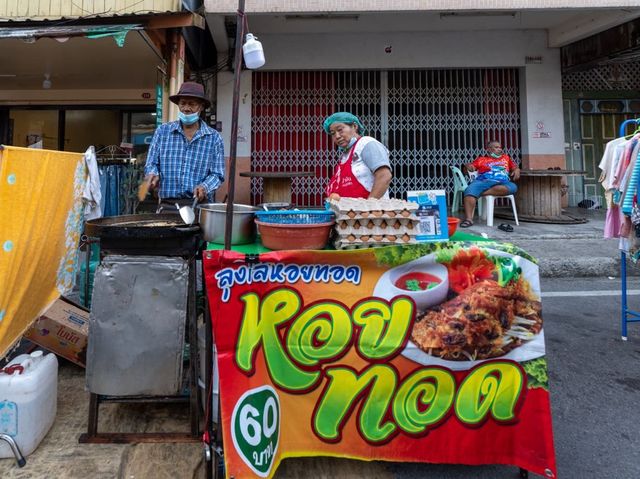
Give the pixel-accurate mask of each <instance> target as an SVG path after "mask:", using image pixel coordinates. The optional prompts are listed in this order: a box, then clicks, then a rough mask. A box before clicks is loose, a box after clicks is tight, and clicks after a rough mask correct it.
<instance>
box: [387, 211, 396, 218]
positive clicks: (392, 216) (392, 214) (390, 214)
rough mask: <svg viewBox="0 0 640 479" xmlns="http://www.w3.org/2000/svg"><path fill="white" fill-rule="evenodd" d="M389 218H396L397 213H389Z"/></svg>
mask: <svg viewBox="0 0 640 479" xmlns="http://www.w3.org/2000/svg"><path fill="white" fill-rule="evenodd" d="M387 216H388V217H389V218H395V217H396V212H395V211H387Z"/></svg>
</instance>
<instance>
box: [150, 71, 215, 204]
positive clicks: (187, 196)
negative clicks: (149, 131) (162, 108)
mask: <svg viewBox="0 0 640 479" xmlns="http://www.w3.org/2000/svg"><path fill="white" fill-rule="evenodd" d="M169 99H170V100H171V101H172V102H173V103H175V104H176V105H178V108H179V112H178V121H171V122H168V123H164V124H163V125H160V126H159V127H158V129H157V130H156V132H155V134H154V135H153V140H152V141H151V146H150V148H149V153H148V154H147V163H146V165H145V168H144V173H145V181H146V182H147V183H148V185H149V187H150V189H152V190H153V189H157V190H158V200H159V207H158V211H162V210H169V211H175V204H176V203H178V204H179V205H180V206H184V205H190V204H191V202H192V201H193V200H194V199H195V198H197V200H198V202H203V201H209V202H211V201H213V199H214V195H215V191H216V190H217V189H218V187H219V186H220V184H221V183H222V182H223V181H224V175H225V163H224V145H223V143H222V137H221V136H220V134H219V133H218V132H217V131H216V130H214V129H212V128H211V127H209V125H207V124H206V122H205V121H203V120H202V119H201V114H202V112H203V111H204V110H205V109H206V108H207V107H208V106H209V104H210V103H209V100H208V99H207V97H206V96H205V94H204V87H203V86H202V85H201V84H199V83H196V82H184V83H183V84H182V86H181V87H180V91H178V93H176V94H175V95H172V96H170V97H169Z"/></svg>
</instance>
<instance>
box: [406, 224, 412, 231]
mask: <svg viewBox="0 0 640 479" xmlns="http://www.w3.org/2000/svg"><path fill="white" fill-rule="evenodd" d="M407 229H408V230H412V229H413V223H411V222H409V223H407Z"/></svg>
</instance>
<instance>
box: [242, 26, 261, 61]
mask: <svg viewBox="0 0 640 479" xmlns="http://www.w3.org/2000/svg"><path fill="white" fill-rule="evenodd" d="M242 56H243V57H244V63H245V65H247V68H250V69H254V68H260V67H261V66H262V65H264V62H265V60H264V51H263V50H262V43H260V42H259V41H258V39H257V37H254V36H253V34H251V33H247V36H246V41H245V42H244V45H242Z"/></svg>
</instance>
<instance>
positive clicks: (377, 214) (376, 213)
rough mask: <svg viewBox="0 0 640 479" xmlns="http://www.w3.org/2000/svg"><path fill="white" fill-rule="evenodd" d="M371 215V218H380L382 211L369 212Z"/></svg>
mask: <svg viewBox="0 0 640 479" xmlns="http://www.w3.org/2000/svg"><path fill="white" fill-rule="evenodd" d="M371 214H372V215H373V216H382V211H380V210H373V211H372V212H371Z"/></svg>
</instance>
